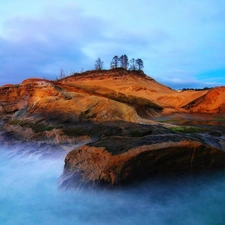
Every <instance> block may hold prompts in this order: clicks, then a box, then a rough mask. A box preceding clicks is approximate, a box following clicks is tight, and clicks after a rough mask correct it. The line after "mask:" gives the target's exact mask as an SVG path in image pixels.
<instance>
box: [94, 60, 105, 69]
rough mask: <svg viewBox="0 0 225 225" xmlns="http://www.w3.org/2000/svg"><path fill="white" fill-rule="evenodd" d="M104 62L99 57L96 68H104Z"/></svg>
mask: <svg viewBox="0 0 225 225" xmlns="http://www.w3.org/2000/svg"><path fill="white" fill-rule="evenodd" d="M103 64H104V62H103V61H102V60H101V59H100V58H98V59H97V60H96V61H95V69H96V70H102V69H103Z"/></svg>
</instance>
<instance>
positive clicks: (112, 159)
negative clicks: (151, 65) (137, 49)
mask: <svg viewBox="0 0 225 225" xmlns="http://www.w3.org/2000/svg"><path fill="white" fill-rule="evenodd" d="M108 84H110V85H111V86H110V88H109V85H108ZM150 87H151V89H150ZM224 90H225V89H224V88H222V87H221V88H217V89H215V90H214V89H212V90H207V91H206V90H204V91H198V92H195V91H187V92H185V93H177V92H176V91H174V90H172V89H170V88H168V87H166V86H164V85H161V84H159V83H157V82H156V81H155V80H153V79H151V78H148V77H147V76H146V75H145V74H143V73H140V72H137V73H136V72H134V71H125V70H123V69H117V70H110V71H94V72H87V73H84V74H80V75H74V76H71V77H68V78H64V79H62V80H60V81H48V80H44V79H28V80H26V81H24V82H23V83H22V84H20V85H6V86H3V87H1V88H0V118H1V123H0V124H1V126H0V142H1V144H2V145H3V146H6V147H9V146H11V147H12V148H17V149H18V148H21V149H22V150H23V151H24V152H26V154H32V153H35V152H38V153H40V154H41V155H43V157H46V156H50V155H51V154H53V155H54V154H55V153H57V154H58V153H60V152H63V154H65V153H66V154H67V153H68V154H67V156H66V158H65V167H64V171H63V173H62V176H61V181H62V185H61V186H62V187H66V188H67V187H77V186H86V185H90V186H106V187H112V186H120V185H127V184H130V183H133V182H136V181H139V180H143V179H147V178H151V177H152V176H155V175H158V174H170V173H180V172H184V173H195V172H197V171H210V170H214V169H220V168H222V167H225V151H224V150H225V127H224V126H225V125H224V124H225V122H224V121H225V119H224V117H223V115H222V114H221V112H223V110H224V109H223V107H224V104H223V99H224V98H223V96H224V93H225V92H224ZM223 92H224V93H223ZM214 102H215V104H214ZM213 104H214V105H213ZM201 105H202V106H204V107H203V108H201ZM214 106H215V107H214ZM207 107H208V109H209V110H208V111H207V110H206V108H207ZM201 109H204V111H201ZM206 112H207V114H206ZM219 112H220V113H219ZM167 113H169V114H167ZM209 113H211V114H209ZM216 113H218V114H216ZM29 149H30V150H29Z"/></svg>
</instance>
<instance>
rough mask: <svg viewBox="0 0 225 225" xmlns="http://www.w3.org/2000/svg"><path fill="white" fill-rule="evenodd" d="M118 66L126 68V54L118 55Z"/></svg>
mask: <svg viewBox="0 0 225 225" xmlns="http://www.w3.org/2000/svg"><path fill="white" fill-rule="evenodd" d="M120 66H121V67H122V68H124V69H126V70H127V69H128V66H129V62H128V57H127V55H125V54H124V55H121V56H120Z"/></svg>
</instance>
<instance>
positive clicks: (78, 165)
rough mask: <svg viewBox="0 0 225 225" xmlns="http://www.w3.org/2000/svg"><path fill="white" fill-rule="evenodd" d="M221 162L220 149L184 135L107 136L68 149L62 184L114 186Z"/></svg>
mask: <svg viewBox="0 0 225 225" xmlns="http://www.w3.org/2000/svg"><path fill="white" fill-rule="evenodd" d="M224 166H225V152H224V151H223V150H222V149H219V148H217V147H215V146H210V145H208V144H206V143H204V142H203V141H200V140H195V139H193V138H188V137H186V136H185V135H180V134H175V133H174V134H172V133H170V134H157V135H147V136H144V137H107V138H105V139H102V140H100V141H97V142H94V143H91V144H86V145H84V146H82V147H79V148H77V149H75V150H73V151H71V152H70V153H68V155H67V156H66V158H65V167H64V172H63V175H62V186H63V187H76V186H80V185H106V186H117V185H124V184H127V183H130V182H135V181H137V180H140V179H145V178H148V177H151V176H154V175H159V174H165V173H171V172H172V173H173V172H196V171H206V170H211V169H215V168H220V167H224Z"/></svg>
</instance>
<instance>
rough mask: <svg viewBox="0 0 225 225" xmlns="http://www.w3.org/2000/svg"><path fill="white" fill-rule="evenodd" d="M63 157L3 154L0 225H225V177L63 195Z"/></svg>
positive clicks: (220, 174)
mask: <svg viewBox="0 0 225 225" xmlns="http://www.w3.org/2000/svg"><path fill="white" fill-rule="evenodd" d="M62 171H63V157H58V158H43V157H40V155H38V154H35V155H30V154H28V155H27V154H25V155H21V154H20V155H18V154H17V153H16V152H15V151H14V150H8V149H3V148H1V149H0V224H1V225H36V224H37V225H40V224H41V225H52V224H54V225H65V224H66V225H89V224H90V225H95V224H96V225H103V224H104V225H105V224H109V225H111V224H116V225H119V224H121V225H128V224H129V225H130V224H135V225H139V224H140V225H145V224H148V225H149V224H150V225H168V224H169V225H182V224H184V225H192V224H193V225H198V224H199V225H220V224H221V225H222V224H225V172H223V171H222V172H217V173H213V174H207V175H199V176H196V177H193V176H186V177H183V178H176V179H175V178H174V177H173V178H167V179H166V178H161V179H154V180H149V181H146V182H144V183H142V184H139V185H136V186H133V187H130V188H125V189H116V190H87V189H86V190H81V189H77V190H62V189H60V188H59V177H60V175H61V173H62Z"/></svg>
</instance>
